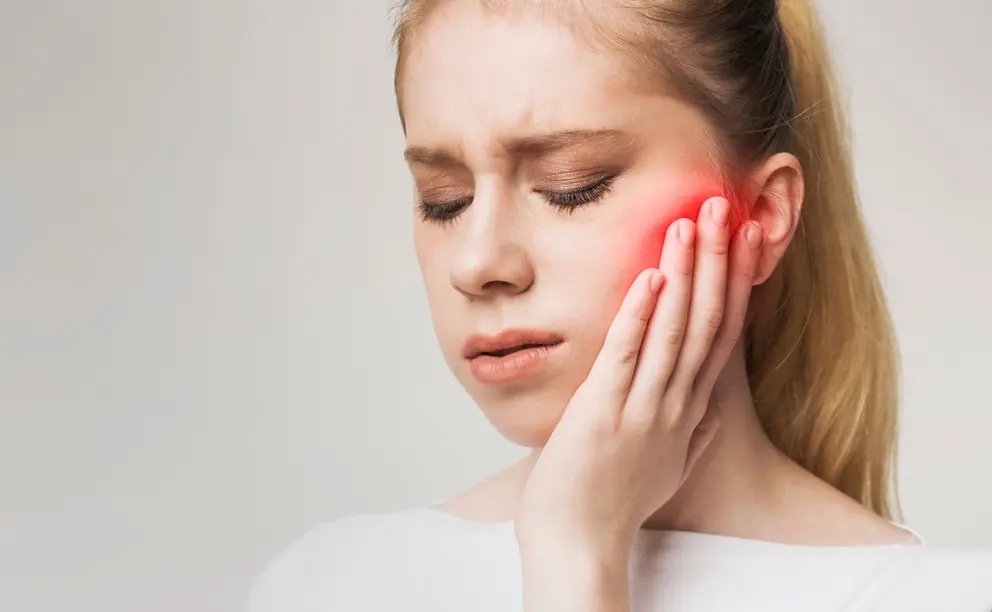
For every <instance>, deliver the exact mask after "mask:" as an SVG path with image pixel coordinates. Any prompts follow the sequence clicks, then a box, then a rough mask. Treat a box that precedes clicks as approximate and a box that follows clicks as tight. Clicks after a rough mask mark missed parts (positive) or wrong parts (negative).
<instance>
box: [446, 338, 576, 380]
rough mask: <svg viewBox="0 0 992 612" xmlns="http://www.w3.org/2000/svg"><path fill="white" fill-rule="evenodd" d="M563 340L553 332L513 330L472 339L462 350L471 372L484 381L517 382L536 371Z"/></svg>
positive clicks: (556, 350)
mask: <svg viewBox="0 0 992 612" xmlns="http://www.w3.org/2000/svg"><path fill="white" fill-rule="evenodd" d="M563 341H564V339H563V338H562V337H561V336H560V335H559V334H555V333H552V332H544V331H539V330H529V329H510V330H506V331H503V332H500V333H499V334H496V335H495V336H482V335H476V336H472V337H471V338H469V340H468V342H466V343H465V347H464V349H463V351H462V355H463V357H465V358H466V359H468V361H469V368H470V369H471V371H472V375H473V376H475V378H476V379H477V380H478V381H479V382H481V383H484V384H489V385H499V384H506V383H511V382H516V381H520V380H523V379H524V378H527V377H528V376H531V375H533V374H536V373H537V372H538V371H539V370H540V368H541V366H542V365H544V364H546V363H547V361H548V358H550V357H551V356H552V355H554V354H555V353H556V352H558V350H559V349H560V348H561V344H562V342H563Z"/></svg>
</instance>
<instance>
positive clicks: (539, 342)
mask: <svg viewBox="0 0 992 612" xmlns="http://www.w3.org/2000/svg"><path fill="white" fill-rule="evenodd" d="M563 341H564V338H562V336H560V335H559V334H557V333H554V332H548V331H542V330H536V329H508V330H504V331H502V332H500V333H498V334H495V335H491V336H490V335H482V334H476V335H474V336H472V337H471V338H469V339H468V341H467V342H466V343H465V346H464V348H463V349H462V356H463V357H464V358H466V359H469V360H473V359H476V358H478V357H489V358H497V359H498V358H502V357H508V356H510V355H513V354H515V353H520V352H523V351H531V350H534V349H547V348H551V347H554V346H556V345H558V344H561V343H562V342H563Z"/></svg>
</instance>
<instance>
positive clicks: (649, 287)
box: [586, 268, 663, 401]
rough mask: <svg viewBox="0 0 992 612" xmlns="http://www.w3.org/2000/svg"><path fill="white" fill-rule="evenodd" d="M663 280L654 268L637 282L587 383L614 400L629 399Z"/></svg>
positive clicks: (629, 292) (614, 322) (616, 319)
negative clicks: (635, 370)
mask: <svg viewBox="0 0 992 612" xmlns="http://www.w3.org/2000/svg"><path fill="white" fill-rule="evenodd" d="M662 280H663V279H662V275H661V273H660V272H659V271H658V270H656V269H654V268H651V269H648V270H644V271H642V272H641V273H640V274H639V275H638V276H637V278H636V279H634V282H633V284H632V285H631V287H630V290H628V291H627V295H626V296H624V299H623V303H621V305H620V310H619V311H618V312H617V315H616V317H615V318H614V319H613V324H612V325H611V326H610V329H609V331H607V333H606V340H604V341H603V348H602V349H600V351H599V355H598V356H597V357H596V361H595V362H594V363H593V366H592V369H591V370H590V372H589V376H588V377H587V378H586V384H589V385H591V386H593V387H595V388H597V389H604V390H606V393H607V394H609V395H610V397H618V398H619V399H620V400H621V401H623V400H624V399H626V397H627V392H628V390H629V389H630V383H631V380H632V379H633V377H634V369H635V368H636V366H637V361H638V357H639V355H640V353H641V345H642V343H643V340H644V330H645V328H646V327H647V324H648V321H649V320H650V319H651V313H652V312H653V311H654V309H655V305H656V303H657V299H658V292H659V290H660V289H661V285H662Z"/></svg>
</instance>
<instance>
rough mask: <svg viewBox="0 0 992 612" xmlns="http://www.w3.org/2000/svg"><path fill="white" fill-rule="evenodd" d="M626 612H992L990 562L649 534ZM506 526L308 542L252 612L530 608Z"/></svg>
mask: <svg viewBox="0 0 992 612" xmlns="http://www.w3.org/2000/svg"><path fill="white" fill-rule="evenodd" d="M630 562H631V565H630V568H631V575H630V581H631V607H632V612H717V611H723V610H727V611H730V610H733V611H734V612H751V611H753V612H786V611H788V612H794V611H795V612H828V611H829V612H839V611H842V610H843V611H844V612H862V611H863V612H869V611H870V612H992V552H980V551H958V550H950V549H944V548H938V547H934V546H928V545H923V546H920V545H918V544H916V543H912V544H910V545H887V546H848V547H814V546H794V545H786V544H776V543H771V542H762V541H757V540H746V539H741V538H734V537H727V536H716V535H705V534H698V533H689V532H657V531H654V532H652V531H641V532H640V533H639V534H638V539H637V540H636V542H635V545H634V548H633V550H632V553H631V561H630ZM521 602H522V595H521V574H520V560H519V555H518V548H517V542H516V538H515V537H514V534H513V525H512V523H509V522H507V523H496V524H480V523H473V522H470V521H467V520H463V519H460V518H457V517H454V516H452V515H449V514H445V513H442V512H440V511H438V510H434V509H429V508H421V509H414V510H404V511H401V512H396V513H391V514H368V515H360V516H355V517H351V518H346V519H342V520H338V521H334V522H330V523H327V524H324V525H321V526H318V527H316V528H314V529H312V530H311V531H310V532H309V533H307V534H306V535H305V536H304V537H303V538H302V539H300V540H299V541H298V542H296V543H295V544H294V545H293V546H291V547H290V548H289V549H288V550H286V551H284V552H283V553H282V554H280V555H279V556H278V557H276V559H275V560H273V561H272V563H271V564H270V565H269V566H268V568H267V569H266V570H265V572H264V573H263V574H262V575H261V576H260V577H259V579H258V580H257V582H256V583H255V585H254V587H253V588H252V591H251V593H250V595H249V602H248V606H247V612H318V611H319V612H372V611H374V612H385V611H392V610H396V611H402V612H496V611H499V612H512V611H514V610H521V609H522V603H521Z"/></svg>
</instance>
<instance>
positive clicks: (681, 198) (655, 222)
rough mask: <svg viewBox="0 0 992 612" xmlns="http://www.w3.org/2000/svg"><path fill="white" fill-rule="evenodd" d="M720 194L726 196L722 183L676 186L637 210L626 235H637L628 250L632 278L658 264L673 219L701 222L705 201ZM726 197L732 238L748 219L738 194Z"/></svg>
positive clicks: (633, 236)
mask: <svg viewBox="0 0 992 612" xmlns="http://www.w3.org/2000/svg"><path fill="white" fill-rule="evenodd" d="M717 196H720V197H725V198H727V195H726V194H724V193H723V190H722V189H721V188H720V187H718V186H714V185H712V184H710V185H700V186H695V187H694V188H688V189H682V190H676V192H675V193H672V190H667V192H666V193H662V194H660V195H658V196H656V197H655V198H654V200H653V202H652V203H651V204H650V205H647V206H644V207H643V208H641V209H639V210H638V214H637V215H634V216H633V217H632V218H631V219H630V220H629V223H630V226H629V229H628V230H627V231H626V232H625V235H628V236H631V237H632V238H634V240H633V241H632V242H631V247H630V248H631V250H630V251H629V252H628V253H627V256H628V257H629V258H630V260H629V265H630V266H632V268H631V271H632V276H631V280H633V277H634V276H636V275H637V274H638V273H639V272H640V271H641V270H643V269H645V268H651V267H657V266H658V263H659V260H660V258H661V251H662V247H663V246H664V243H665V237H666V235H667V233H668V229H669V227H671V225H672V224H673V223H675V222H676V221H678V220H679V219H689V220H691V221H693V222H694V223H698V219H699V214H700V211H701V210H702V207H703V204H705V203H706V201H707V200H709V199H710V198H713V197H717ZM727 199H728V200H730V203H731V216H730V232H731V234H730V235H731V239H733V237H734V236H735V234H736V232H737V230H738V229H739V228H740V226H741V224H742V223H743V222H744V221H745V219H744V215H743V211H741V210H739V209H738V207H737V206H736V204H735V202H734V200H735V198H734V197H733V196H731V197H729V198H727Z"/></svg>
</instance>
